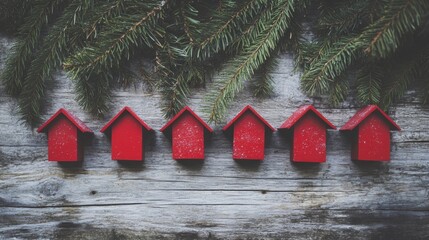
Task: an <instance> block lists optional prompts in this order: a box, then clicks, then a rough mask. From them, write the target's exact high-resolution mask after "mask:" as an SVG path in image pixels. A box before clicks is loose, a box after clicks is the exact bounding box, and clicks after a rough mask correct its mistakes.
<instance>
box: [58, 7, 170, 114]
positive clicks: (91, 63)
mask: <svg viewBox="0 0 429 240" xmlns="http://www.w3.org/2000/svg"><path fill="white" fill-rule="evenodd" d="M136 4H137V3H136ZM140 4H141V5H140V12H139V13H134V14H130V15H128V14H124V15H121V16H118V17H116V18H114V19H112V20H111V22H110V23H109V27H110V29H111V30H110V31H108V32H103V34H101V33H100V34H99V36H98V37H97V39H96V42H94V43H93V44H92V45H91V47H85V48H83V49H82V50H81V51H79V52H77V53H76V54H74V55H73V56H72V57H70V58H69V59H68V60H67V61H66V62H65V63H64V68H65V69H66V70H67V72H68V74H69V75H70V76H71V78H72V79H74V80H76V92H77V94H78V98H77V99H78V102H79V104H80V105H81V106H82V107H83V108H84V109H85V110H88V111H90V112H93V113H96V114H101V113H103V112H104V111H106V110H107V105H106V104H107V100H108V99H109V96H110V92H109V91H110V88H109V87H111V84H109V82H111V81H112V80H113V79H112V78H113V76H114V71H116V70H118V69H120V68H122V67H123V64H124V62H125V61H126V60H129V58H130V56H131V55H132V53H133V52H134V50H135V49H136V48H137V47H141V46H142V45H146V46H153V45H154V44H155V45H160V43H159V40H158V37H159V36H157V35H159V33H160V31H162V29H160V28H159V27H157V22H158V21H159V20H160V19H161V18H162V16H163V8H164V7H165V6H166V5H162V6H161V5H159V4H158V2H157V1H155V2H154V3H146V2H145V3H140ZM103 77H105V78H106V79H103ZM102 84H106V85H107V86H104V87H101V90H100V91H98V90H97V89H95V87H97V86H101V85H102ZM86 88H88V89H86ZM95 93H97V94H105V96H101V95H96V94H95Z"/></svg>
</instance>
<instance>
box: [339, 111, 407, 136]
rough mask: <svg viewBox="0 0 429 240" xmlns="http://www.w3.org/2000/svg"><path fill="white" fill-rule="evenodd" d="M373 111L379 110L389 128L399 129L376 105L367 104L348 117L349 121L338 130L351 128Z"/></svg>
mask: <svg viewBox="0 0 429 240" xmlns="http://www.w3.org/2000/svg"><path fill="white" fill-rule="evenodd" d="M373 112H379V113H380V114H381V116H382V117H383V118H384V119H385V120H386V121H385V122H387V124H388V125H389V126H390V129H391V130H401V128H400V127H399V126H398V125H397V124H396V123H395V122H394V121H393V120H392V119H391V118H390V117H389V116H388V115H387V114H386V113H385V112H384V111H383V110H381V109H380V108H379V107H378V106H377V105H368V106H366V107H364V108H362V109H361V110H359V111H358V112H357V113H356V114H355V115H354V116H353V117H352V118H350V120H349V121H347V122H346V124H344V126H342V127H341V129H340V130H342V131H343V130H353V129H354V128H355V127H357V126H358V125H359V124H360V123H361V122H362V121H363V120H365V119H366V118H367V117H368V116H369V115H371V114H372V113H373Z"/></svg>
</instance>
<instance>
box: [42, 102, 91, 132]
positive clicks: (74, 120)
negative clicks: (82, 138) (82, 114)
mask: <svg viewBox="0 0 429 240" xmlns="http://www.w3.org/2000/svg"><path fill="white" fill-rule="evenodd" d="M60 114H62V115H64V116H65V117H66V118H67V119H68V120H69V121H70V122H72V123H73V124H74V125H75V126H76V127H77V129H79V131H81V132H82V133H92V130H91V129H90V128H89V127H87V126H86V125H85V123H83V122H82V121H81V120H80V119H79V118H77V117H75V116H74V115H73V114H71V113H69V112H68V111H67V110H66V109H64V108H60V110H58V111H57V112H56V113H55V114H54V115H52V117H50V118H49V119H48V120H47V121H46V122H45V123H43V124H42V125H41V126H40V127H39V128H38V129H37V132H39V133H40V132H46V131H47V130H48V126H49V125H50V124H51V123H52V122H53V121H54V120H55V119H56V118H57V117H58V116H59V115H60Z"/></svg>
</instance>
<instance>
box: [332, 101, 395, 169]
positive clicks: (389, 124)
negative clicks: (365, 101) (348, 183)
mask: <svg viewBox="0 0 429 240" xmlns="http://www.w3.org/2000/svg"><path fill="white" fill-rule="evenodd" d="M340 130H341V131H351V132H352V138H353V140H352V141H353V142H352V159H353V160H366V161H389V160H390V130H398V131H399V130H401V129H400V128H399V126H398V125H397V124H396V123H395V122H394V121H393V120H392V119H391V118H390V117H389V116H388V115H387V114H386V113H385V112H384V111H383V110H381V109H380V108H379V107H377V106H376V105H368V106H366V107H364V108H362V109H361V110H359V111H358V112H357V113H356V114H355V115H354V116H353V117H352V118H350V120H349V121H348V122H347V123H346V124H345V125H344V126H343V127H342V128H341V129H340Z"/></svg>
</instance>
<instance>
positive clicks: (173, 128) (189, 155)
mask: <svg viewBox="0 0 429 240" xmlns="http://www.w3.org/2000/svg"><path fill="white" fill-rule="evenodd" d="M161 132H164V133H166V134H167V135H170V134H171V141H172V152H173V159H175V160H203V159H204V140H205V132H208V133H210V132H213V130H212V129H211V128H210V127H209V126H208V125H207V124H206V123H205V122H204V121H203V120H202V119H201V118H200V117H198V116H197V115H196V114H195V113H194V112H193V111H192V110H191V109H190V108H189V107H185V108H183V109H182V110H181V111H180V112H179V113H178V114H177V115H176V116H174V117H173V118H172V119H171V120H170V121H169V122H168V123H167V124H166V125H165V126H164V127H163V128H161Z"/></svg>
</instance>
